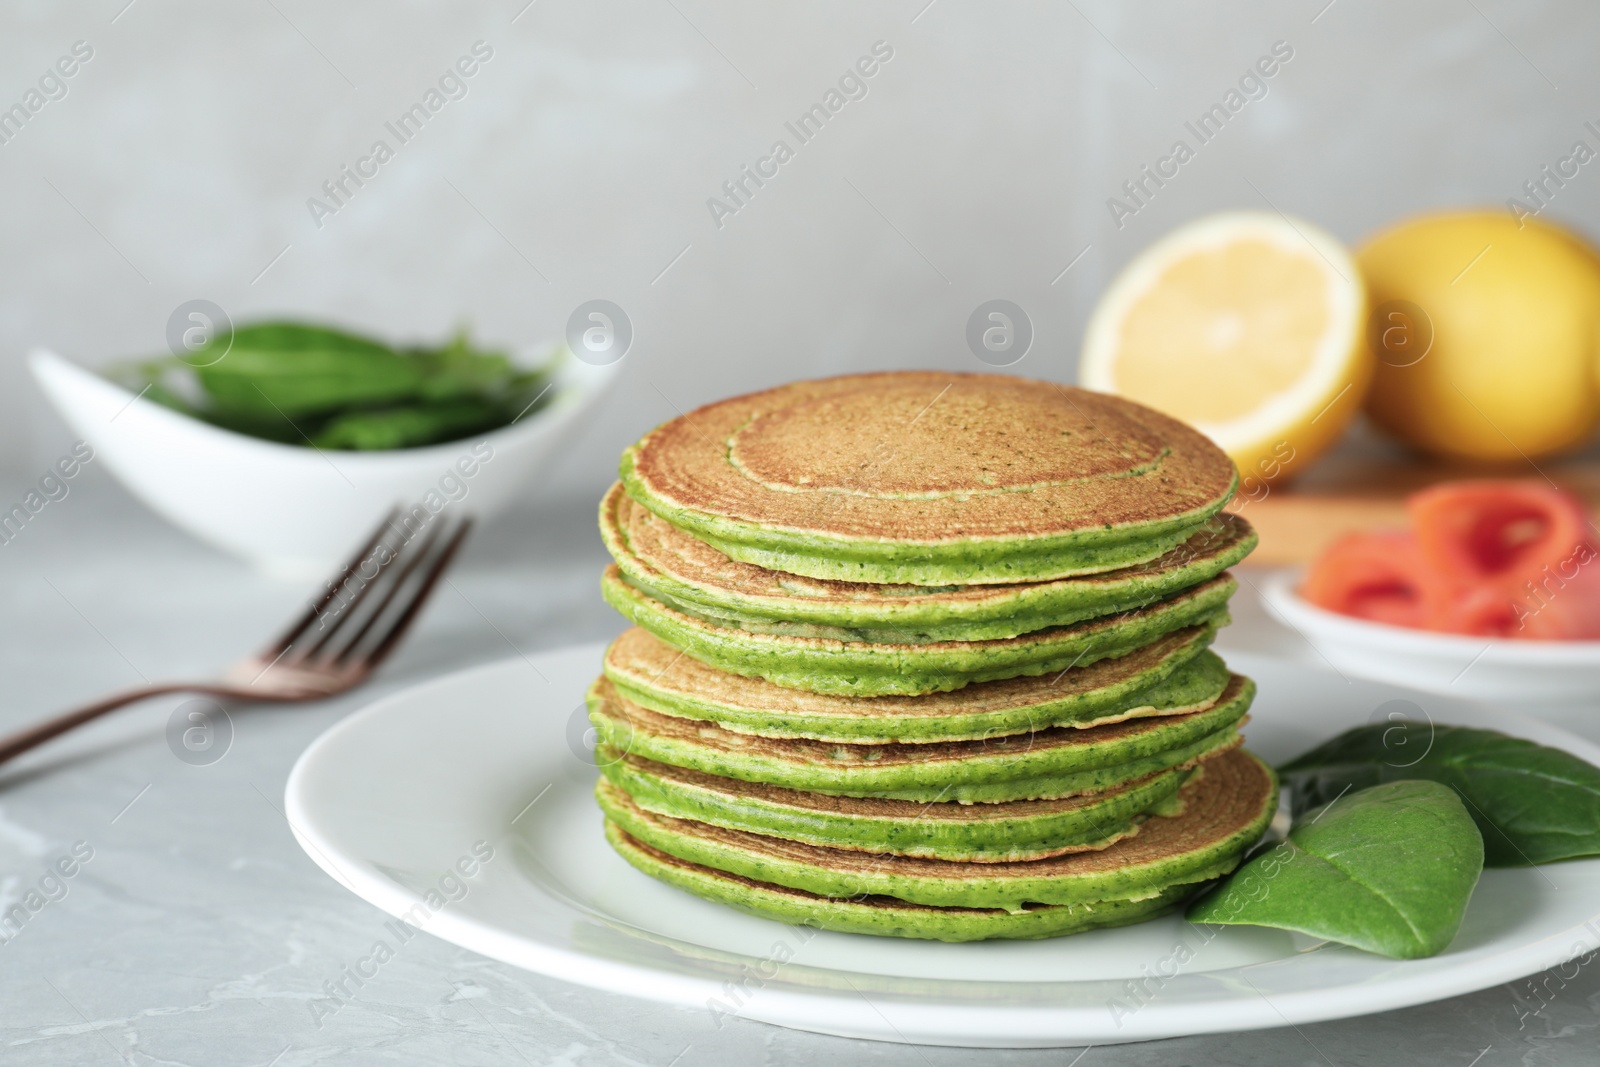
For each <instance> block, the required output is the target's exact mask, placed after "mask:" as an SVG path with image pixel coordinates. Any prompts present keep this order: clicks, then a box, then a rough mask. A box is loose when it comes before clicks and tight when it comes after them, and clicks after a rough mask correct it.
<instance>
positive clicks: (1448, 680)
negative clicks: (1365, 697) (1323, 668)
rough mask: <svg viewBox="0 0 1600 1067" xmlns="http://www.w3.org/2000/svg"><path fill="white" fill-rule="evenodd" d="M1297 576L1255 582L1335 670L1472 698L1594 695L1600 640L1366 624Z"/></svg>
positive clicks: (1281, 617)
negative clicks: (1304, 594)
mask: <svg viewBox="0 0 1600 1067" xmlns="http://www.w3.org/2000/svg"><path fill="white" fill-rule="evenodd" d="M1300 579H1301V573H1300V572H1299V571H1284V572H1279V573H1277V574H1274V575H1272V576H1270V577H1269V578H1268V579H1267V580H1266V581H1264V582H1261V583H1260V588H1261V596H1262V599H1263V600H1264V601H1265V602H1266V607H1267V611H1268V613H1269V614H1271V615H1272V616H1273V617H1274V618H1276V619H1277V620H1278V621H1279V622H1282V623H1284V624H1285V625H1287V626H1288V627H1289V628H1290V629H1292V630H1295V631H1296V632H1298V633H1299V634H1300V636H1301V637H1304V638H1305V639H1306V640H1307V641H1308V642H1310V644H1311V646H1312V648H1314V649H1315V650H1316V651H1317V652H1318V653H1320V654H1321V656H1322V657H1323V658H1324V659H1326V660H1327V661H1328V662H1329V663H1330V664H1332V665H1333V666H1334V667H1335V668H1336V669H1338V670H1339V671H1341V672H1343V673H1345V674H1349V675H1353V676H1358V677H1361V678H1369V679H1373V680H1376V681H1380V682H1392V683H1394V684H1396V685H1403V686H1409V687H1411V688H1413V689H1422V690H1425V691H1428V692H1432V693H1446V694H1449V695H1452V696H1458V697H1465V698H1467V699H1474V700H1494V701H1513V702H1516V703H1519V704H1526V703H1552V704H1553V703H1562V702H1568V701H1575V700H1580V699H1584V698H1590V697H1594V696H1597V695H1600V641H1520V640H1513V639H1510V638H1505V637H1468V636H1464V635H1460V634H1439V633H1431V632H1429V631H1426V630H1413V629H1410V628H1408V627H1404V626H1389V625H1387V624H1385V623H1379V622H1368V621H1367V620H1365V619H1357V618H1352V617H1351V616H1349V615H1340V614H1338V613H1337V612H1333V611H1328V610H1326V609H1324V608H1319V607H1317V606H1316V605H1314V604H1310V603H1308V602H1306V601H1305V600H1303V599H1301V597H1300V595H1299V593H1297V592H1296V590H1297V589H1298V587H1299V585H1300Z"/></svg>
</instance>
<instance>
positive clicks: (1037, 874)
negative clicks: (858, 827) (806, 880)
mask: <svg viewBox="0 0 1600 1067" xmlns="http://www.w3.org/2000/svg"><path fill="white" fill-rule="evenodd" d="M1275 788H1276V786H1275V784H1274V782H1273V778H1272V774H1271V772H1270V771H1268V770H1267V769H1266V768H1265V767H1264V766H1262V765H1261V763H1260V762H1259V761H1258V760H1256V759H1255V757H1253V756H1251V755H1250V754H1249V753H1247V752H1244V751H1242V750H1237V749H1236V750H1234V751H1232V752H1228V753H1225V754H1223V755H1221V756H1218V757H1216V758H1215V759H1212V760H1210V761H1208V762H1207V764H1206V774H1205V775H1204V777H1202V778H1201V780H1200V781H1199V782H1197V783H1196V784H1195V786H1194V788H1193V790H1192V791H1191V792H1189V793H1188V794H1187V797H1186V800H1187V803H1186V804H1185V805H1184V810H1183V814H1181V815H1176V816H1172V817H1170V818H1168V817H1160V816H1158V817H1156V818H1152V819H1149V820H1147V821H1146V822H1145V823H1144V824H1143V826H1141V828H1140V831H1139V833H1138V834H1135V835H1133V836H1131V837H1125V838H1122V839H1121V840H1119V841H1117V842H1115V843H1114V844H1112V845H1110V846H1108V847H1106V848H1103V849H1099V850H1098V851H1090V852H1071V853H1067V854H1066V855H1061V856H1050V857H1046V858H1044V859H1036V860H1015V861H1012V862H1009V863H983V864H974V863H965V862H961V861H956V860H937V859H923V858H921V857H917V856H896V855H879V854H873V853H864V852H856V851H853V850H850V849H840V848H825V847H822V846H819V845H807V844H802V843H801V842H798V841H787V840H784V839H782V838H777V837H767V836H764V835H761V834H752V833H746V832H745V831H743V830H728V829H724V828H723V827H719V826H712V825H710V824H708V823H702V822H693V821H689V820H686V819H674V818H672V817H671V816H667V815H657V814H655V813H653V812H647V811H645V810H644V809H642V808H639V807H638V806H637V805H635V804H634V803H633V802H632V801H631V800H630V799H629V798H628V796H627V794H626V793H623V792H622V791H621V790H618V789H615V788H611V793H610V796H611V797H612V799H613V800H614V801H615V802H616V803H617V804H618V805H619V806H621V807H624V808H627V809H630V810H631V812H632V813H633V814H634V815H635V816H636V817H637V818H639V819H640V820H641V821H643V822H647V823H655V824H658V825H660V826H661V827H662V828H663V829H665V830H668V831H670V832H673V833H678V834H683V835H685V836H688V837H695V838H699V839H701V840H707V841H716V842H719V843H722V844H725V845H727V846H730V847H733V848H736V849H739V850H740V851H743V852H747V853H749V854H751V855H755V856H763V855H764V856H770V857H774V858H777V859H782V860H787V861H791V862H795V863H803V864H807V865H810V866H814V867H824V868H827V869H830V870H836V871H870V872H872V873H875V874H876V873H887V874H903V875H907V876H911V877H924V878H952V879H963V878H972V877H979V878H994V877H1021V878H1041V877H1049V878H1054V877H1073V876H1082V875H1094V874H1101V873H1109V872H1114V871H1119V870H1123V869H1125V868H1129V867H1138V866H1143V865H1146V864H1154V863H1159V862H1160V861H1162V860H1164V859H1168V858H1170V857H1173V856H1177V855H1181V854H1183V853H1185V852H1191V851H1194V850H1196V849H1202V848H1207V847H1210V846H1214V845H1217V844H1220V843H1222V842H1223V841H1225V840H1227V839H1228V838H1229V837H1232V836H1233V835H1234V834H1237V833H1239V832H1240V831H1241V830H1243V829H1244V828H1245V827H1247V826H1249V825H1250V823H1251V822H1253V821H1254V820H1255V819H1256V818H1258V817H1259V816H1260V814H1261V811H1262V808H1263V807H1264V806H1265V805H1266V804H1267V803H1269V802H1270V796H1271V793H1272V791H1273V790H1274V789H1275Z"/></svg>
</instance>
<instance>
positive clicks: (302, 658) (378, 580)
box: [287, 527, 427, 664]
mask: <svg viewBox="0 0 1600 1067" xmlns="http://www.w3.org/2000/svg"><path fill="white" fill-rule="evenodd" d="M394 532H395V531H394V529H393V528H392V527H391V528H390V529H389V530H386V531H384V534H385V535H384V536H383V537H382V538H379V540H378V548H379V549H387V550H388V554H387V555H385V556H384V558H383V559H381V560H379V561H378V566H377V567H376V568H375V569H374V570H373V572H372V575H371V576H370V577H368V576H366V575H361V576H360V577H361V587H360V588H358V589H357V590H356V591H355V592H354V593H352V594H351V595H350V599H348V600H346V601H345V602H344V603H343V604H342V605H341V606H340V608H339V613H338V615H336V616H335V617H334V619H333V622H332V624H331V625H330V624H328V623H326V622H324V624H323V632H322V633H321V634H319V635H317V636H316V637H315V638H314V639H313V640H311V641H310V642H309V643H308V644H307V645H306V646H305V647H304V648H302V649H300V650H299V651H298V652H296V653H295V654H293V655H291V656H289V657H288V660H287V662H289V663H298V664H305V663H307V662H309V661H311V660H314V659H322V660H326V659H328V658H329V657H328V656H326V655H324V653H326V652H327V650H328V649H330V648H332V647H333V645H334V643H335V642H336V641H338V640H339V639H340V638H341V636H342V635H343V634H346V633H349V632H350V627H351V626H352V625H354V624H355V620H356V619H358V618H361V617H363V616H364V615H365V614H366V611H365V608H366V604H367V601H368V598H369V597H371V596H372V595H373V594H374V592H375V591H376V590H377V589H378V588H379V587H390V588H392V585H393V583H392V582H390V581H389V580H388V579H389V575H390V574H391V573H392V572H393V568H394V564H395V562H396V561H398V560H399V559H400V557H401V556H404V555H406V554H407V552H406V550H407V548H409V547H410V542H409V541H408V539H407V538H406V537H405V535H404V533H403V532H401V533H400V534H399V535H398V536H397V537H394V538H391V537H389V536H388V535H389V534H391V533H394ZM426 546H427V541H426V539H424V542H423V550H424V551H426ZM374 551H376V549H375V550H374ZM368 558H369V559H370V558H371V557H368ZM349 584H350V580H349V579H348V578H347V579H346V580H345V581H344V582H342V583H341V585H340V588H347V587H348V586H349ZM323 618H324V619H326V616H323Z"/></svg>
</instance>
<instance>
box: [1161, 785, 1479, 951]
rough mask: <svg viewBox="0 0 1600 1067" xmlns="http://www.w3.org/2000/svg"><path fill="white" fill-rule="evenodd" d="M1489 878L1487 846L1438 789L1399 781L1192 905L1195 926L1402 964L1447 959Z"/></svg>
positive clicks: (1345, 806)
mask: <svg viewBox="0 0 1600 1067" xmlns="http://www.w3.org/2000/svg"><path fill="white" fill-rule="evenodd" d="M1482 871H1483V839H1482V838H1481V837H1480V836H1479V835H1478V828H1477V826H1476V825H1474V823H1473V821H1472V817H1471V816H1470V815H1468V814H1467V810H1466V807H1465V806H1464V805H1463V804H1462V803H1461V799H1460V798H1459V797H1457V796H1456V794H1455V792H1454V791H1453V790H1451V789H1450V788H1449V787H1448V786H1443V785H1440V784H1438V783H1437V782H1428V781H1407V782H1390V783H1388V784H1387V785H1379V786H1374V787H1372V788H1371V789H1363V790H1362V791H1360V792H1359V793H1351V794H1349V795H1347V796H1345V797H1343V798H1342V799H1340V800H1337V801H1335V802H1334V803H1333V804H1330V805H1328V806H1327V807H1324V808H1321V809H1318V810H1317V811H1314V812H1310V813H1308V817H1307V819H1306V820H1305V821H1303V822H1301V823H1299V824H1297V825H1296V826H1295V828H1294V829H1293V830H1291V831H1290V832H1289V838H1288V840H1287V841H1285V842H1283V843H1282V844H1280V845H1278V846H1277V847H1275V848H1271V849H1268V850H1267V851H1265V852H1262V853H1259V854H1257V855H1256V856H1255V857H1253V858H1252V859H1250V860H1249V861H1248V862H1247V863H1245V865H1244V866H1243V867H1241V868H1239V869H1238V870H1237V871H1235V872H1234V873H1233V874H1232V875H1230V876H1229V877H1228V879H1227V880H1226V881H1224V882H1223V883H1222V885H1221V886H1220V887H1218V888H1217V889H1216V890H1215V891H1213V892H1211V893H1209V894H1207V895H1206V896H1203V897H1201V898H1200V899H1199V900H1198V901H1196V902H1195V903H1194V904H1192V905H1191V906H1190V908H1189V920H1190V921H1191V922H1205V923H1222V924H1228V925H1249V926H1272V927H1277V928H1278V929H1282V930H1298V931H1301V932H1302V933H1307V934H1310V935H1312V936H1313V937H1321V938H1325V939H1327V940H1329V941H1338V942H1340V943H1342V944H1346V945H1354V946H1355V947H1357V948H1362V949H1366V950H1367V951H1368V952H1376V953H1378V954H1380V955H1383V956H1390V957H1393V958H1395V959H1418V958H1420V957H1422V956H1432V955H1435V954H1437V953H1439V952H1442V951H1443V950H1444V948H1445V947H1446V946H1447V945H1449V944H1450V942H1451V941H1452V940H1453V939H1454V938H1455V936H1456V931H1457V930H1458V929H1460V927H1461V918H1462V916H1463V915H1464V914H1465V913H1466V910H1467V900H1468V898H1470V897H1471V896H1472V889H1473V887H1474V886H1475V885H1477V884H1478V876H1479V874H1481V873H1482Z"/></svg>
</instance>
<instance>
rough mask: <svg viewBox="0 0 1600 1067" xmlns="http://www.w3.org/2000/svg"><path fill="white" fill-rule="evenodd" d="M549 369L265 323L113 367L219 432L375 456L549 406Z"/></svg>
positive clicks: (461, 339) (456, 349)
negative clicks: (174, 353) (176, 353)
mask: <svg viewBox="0 0 1600 1067" xmlns="http://www.w3.org/2000/svg"><path fill="white" fill-rule="evenodd" d="M553 369H554V368H553V366H552V365H551V364H549V363H547V364H546V365H544V366H541V367H537V368H534V369H531V370H529V369H523V368H520V367H518V366H517V365H516V363H515V362H514V361H513V360H512V358H511V357H510V355H509V354H507V353H505V352H502V351H497V350H491V349H483V348H478V347H476V346H475V345H473V343H472V341H471V339H470V338H469V337H468V335H467V334H466V332H465V331H462V332H458V333H457V334H456V335H455V336H454V337H453V338H451V339H450V341H449V342H447V343H446V344H444V345H442V346H439V347H426V346H413V347H406V348H396V347H393V346H391V345H389V344H386V343H385V342H383V341H380V340H377V339H374V338H371V337H365V336H362V335H360V334H355V333H351V332H349V331H346V330H340V329H336V328H333V327H329V326H320V325H314V324H309V323H302V322H289V321H271V322H257V323H252V324H250V325H246V326H241V327H238V328H237V329H234V330H233V331H231V332H229V333H222V334H218V335H217V336H216V337H214V338H212V339H211V340H210V341H209V342H208V343H206V344H205V345H203V346H202V347H200V348H199V349H197V350H195V351H194V352H192V353H190V354H187V355H185V356H182V357H172V358H166V359H154V360H144V361H138V362H133V363H127V364H123V365H121V366H120V367H116V368H113V370H112V372H111V377H112V378H113V379H114V380H116V381H119V382H121V383H122V384H124V385H126V386H128V387H129V388H132V389H134V390H138V391H142V392H143V393H144V395H145V396H147V397H149V398H150V399H151V400H154V401H156V402H157V403H160V404H164V405H166V406H167V407H170V408H173V409H174V410H177V411H181V412H183V413H184V414H186V415H190V416H193V417H195V418H199V419H203V420H205V421H206V422H209V423H211V424H213V425H215V426H220V427H222V428H223V429H227V430H233V431H235V432H237V433H243V434H249V435H250V436H252V437H261V438H265V439H267V440H272V441H280V442H283V443H286V444H301V445H307V446H310V447H314V448H325V449H343V450H356V451H377V450H384V449H397V448H417V447H421V446H423V445H432V444H440V443H442V442H446V441H455V440H460V439H462V438H464V437H470V436H472V435H474V434H479V433H484V432H486V431H489V430H494V429H498V428H500V427H502V426H507V425H509V424H511V423H512V422H515V421H517V420H518V419H520V418H523V417H525V416H526V415H528V414H530V413H532V412H533V411H535V410H537V409H538V408H539V407H540V406H542V405H543V404H545V403H547V402H548V401H549V399H550V386H551V376H552V372H553Z"/></svg>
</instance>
